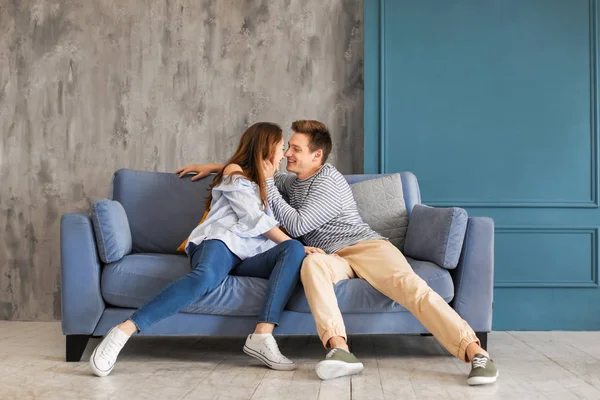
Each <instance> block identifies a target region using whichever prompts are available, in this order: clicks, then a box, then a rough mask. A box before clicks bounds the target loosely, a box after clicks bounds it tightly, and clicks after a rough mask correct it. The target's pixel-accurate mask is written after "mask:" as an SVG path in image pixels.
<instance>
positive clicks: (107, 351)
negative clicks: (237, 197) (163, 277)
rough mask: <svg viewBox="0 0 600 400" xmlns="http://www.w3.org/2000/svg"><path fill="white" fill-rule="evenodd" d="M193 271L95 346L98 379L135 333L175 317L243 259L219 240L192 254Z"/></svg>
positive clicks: (170, 285) (195, 250)
mask: <svg viewBox="0 0 600 400" xmlns="http://www.w3.org/2000/svg"><path fill="white" fill-rule="evenodd" d="M190 262H191V265H192V271H191V272H190V273H189V274H187V275H185V276H183V277H181V278H179V279H177V280H176V281H173V282H172V283H170V284H169V285H168V286H167V287H165V288H164V289H163V290H162V291H160V292H159V293H158V294H157V295H156V296H155V297H154V298H153V299H152V300H150V301H149V302H147V303H146V304H144V305H143V306H142V307H140V308H139V309H138V310H137V311H136V312H135V313H133V315H132V316H131V318H130V319H128V320H127V321H125V322H124V323H122V324H120V325H117V326H116V327H114V328H113V329H111V331H110V332H109V333H108V334H107V335H106V337H105V338H104V339H103V340H102V342H101V343H100V344H99V345H98V346H97V347H96V349H95V350H94V353H93V354H92V357H91V359H90V365H91V366H92V370H93V371H94V373H95V374H96V375H98V376H106V375H108V374H109V373H110V372H111V371H112V369H113V366H114V363H115V361H116V359H117V356H118V355H119V352H120V351H121V349H122V348H123V346H124V345H125V343H126V342H127V340H128V339H129V337H130V336H131V335H132V334H133V333H134V332H135V331H136V330H138V329H139V330H140V331H144V330H146V329H147V328H148V327H149V326H151V325H152V324H154V323H156V322H158V321H160V320H162V319H164V318H167V317H169V316H171V315H173V314H176V313H177V312H179V311H180V310H182V309H184V308H185V307H187V306H188V305H190V304H191V303H193V302H194V301H195V300H197V299H199V298H200V297H202V296H205V295H206V294H207V293H209V292H210V291H212V290H213V289H215V288H216V287H217V286H219V285H220V284H221V283H222V282H223V280H225V278H226V277H227V275H228V274H229V272H230V271H231V269H232V268H233V267H234V266H235V265H237V264H238V263H239V262H240V259H239V258H238V257H237V256H235V255H234V254H233V253H231V252H230V251H229V249H228V248H227V246H226V245H225V244H224V243H223V242H221V241H219V240H207V241H205V242H202V243H201V244H200V245H198V246H196V247H194V248H193V249H192V250H191V251H190Z"/></svg>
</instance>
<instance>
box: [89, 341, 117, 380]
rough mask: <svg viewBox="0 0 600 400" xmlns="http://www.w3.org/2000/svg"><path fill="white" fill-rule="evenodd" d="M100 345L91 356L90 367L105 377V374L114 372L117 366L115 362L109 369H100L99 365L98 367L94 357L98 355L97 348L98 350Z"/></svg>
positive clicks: (95, 372) (96, 373)
mask: <svg viewBox="0 0 600 400" xmlns="http://www.w3.org/2000/svg"><path fill="white" fill-rule="evenodd" d="M98 346H99V345H98ZM98 346H96V348H95V349H94V352H93V353H92V356H91V357H90V367H92V371H94V375H96V376H99V377H103V376H106V375H108V374H110V373H111V372H112V370H113V368H115V366H114V364H113V366H112V367H110V369H109V370H108V371H102V370H101V369H98V367H96V363H95V362H94V358H95V357H96V350H98Z"/></svg>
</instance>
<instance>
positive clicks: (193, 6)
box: [0, 0, 363, 320]
mask: <svg viewBox="0 0 600 400" xmlns="http://www.w3.org/2000/svg"><path fill="white" fill-rule="evenodd" d="M362 8H363V2H362V0H358V1H357V0H271V1H268V0H263V1H259V0H252V1H243V0H214V1H207V0H205V1H198V0H189V1H184V0H162V1H159V0H156V1H150V0H148V1H118V0H94V1H89V0H70V1H66V0H64V1H51V0H38V1H27V0H19V1H17V0H12V1H9V0H0V135H1V142H0V146H1V148H0V150H1V151H0V157H1V158H0V185H1V186H0V187H1V188H2V190H1V193H0V232H2V233H3V235H2V237H1V239H0V319H14V320H32V319H34V320H51V319H59V318H60V284H59V268H60V252H59V226H60V216H61V214H62V213H64V212H74V211H86V212H87V210H88V209H89V205H90V203H91V202H92V201H94V200H95V199H98V198H101V197H106V196H107V195H108V193H109V186H110V179H111V175H112V173H113V172H114V171H115V170H116V169H118V168H122V167H126V168H135V169H145V170H157V171H174V170H175V169H176V167H178V166H182V165H184V164H187V163H192V162H213V161H219V160H224V159H225V158H226V157H227V156H228V155H230V153H231V151H232V150H233V148H234V146H235V145H236V143H237V140H238V138H239V136H240V135H241V133H242V132H243V130H244V128H245V127H246V126H248V125H249V124H251V123H253V122H256V121H260V120H269V121H275V122H278V123H280V124H282V126H283V127H285V128H289V126H290V124H291V122H292V121H293V120H295V119H303V118H307V119H319V120H321V121H324V122H325V123H326V124H327V125H329V127H330V130H331V131H332V134H333V138H334V143H335V147H334V151H333V154H332V158H331V162H332V163H334V165H337V166H338V168H339V169H340V170H341V171H342V172H345V173H350V172H361V171H362V168H363V162H362V160H363V155H362V149H363V146H362V145H363V112H362V108H363V77H362V66H363V41H362V28H363V27H362V18H363V17H362ZM286 131H287V132H286V134H288V135H289V129H286Z"/></svg>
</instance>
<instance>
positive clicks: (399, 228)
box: [350, 174, 408, 251]
mask: <svg viewBox="0 0 600 400" xmlns="http://www.w3.org/2000/svg"><path fill="white" fill-rule="evenodd" d="M350 187H351V188H352V194H353V196H354V200H355V201H356V206H357V208H358V212H359V214H360V216H361V217H362V219H363V221H364V222H365V223H367V225H369V226H370V227H371V229H373V230H374V231H375V232H377V233H379V234H380V235H381V236H383V237H385V238H387V239H388V240H389V241H390V242H391V243H392V244H393V245H394V246H396V247H397V248H398V249H400V251H403V250H404V238H405V237H406V228H407V227H408V212H407V211H406V205H405V204H404V196H403V194H402V180H401V178H400V174H392V175H384V176H379V177H377V178H374V179H369V180H366V181H360V182H355V183H353V184H351V185H350Z"/></svg>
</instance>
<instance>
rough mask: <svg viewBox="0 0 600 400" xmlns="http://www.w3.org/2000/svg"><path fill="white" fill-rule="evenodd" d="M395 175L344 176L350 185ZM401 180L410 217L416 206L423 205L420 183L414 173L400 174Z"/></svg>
mask: <svg viewBox="0 0 600 400" xmlns="http://www.w3.org/2000/svg"><path fill="white" fill-rule="evenodd" d="M388 175H393V174H386V175H382V174H358V175H344V178H346V181H347V182H348V184H350V185H352V184H353V183H357V182H363V181H368V180H371V179H375V178H379V177H382V176H388ZM400 178H401V179H402V194H403V195H404V204H405V205H406V211H408V215H409V217H410V213H411V212H412V209H413V207H414V206H415V204H420V203H421V192H420V191H419V182H418V181H417V177H416V176H415V174H413V173H412V172H400Z"/></svg>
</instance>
